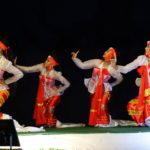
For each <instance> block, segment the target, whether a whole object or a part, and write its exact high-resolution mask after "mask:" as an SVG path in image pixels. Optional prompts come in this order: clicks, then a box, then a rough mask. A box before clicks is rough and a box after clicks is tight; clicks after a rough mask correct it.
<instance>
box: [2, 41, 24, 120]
mask: <svg viewBox="0 0 150 150" xmlns="http://www.w3.org/2000/svg"><path fill="white" fill-rule="evenodd" d="M9 50H10V47H9V46H8V45H6V44H5V43H4V41H2V40H1V41H0V108H1V107H2V106H3V105H4V103H5V102H6V100H7V99H8V97H9V95H10V88H9V85H10V84H11V83H14V82H16V81H18V80H19V79H20V78H22V77H23V73H22V72H21V71H20V70H19V69H18V68H16V67H15V66H13V64H12V62H11V61H9V60H8V59H7V57H9ZM5 72H7V73H9V74H13V76H11V77H9V78H7V79H4V77H3V75H4V73H5ZM1 118H3V113H0V119H1Z"/></svg>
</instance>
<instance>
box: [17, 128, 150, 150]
mask: <svg viewBox="0 0 150 150" xmlns="http://www.w3.org/2000/svg"><path fill="white" fill-rule="evenodd" d="M18 137H19V141H20V144H21V147H22V149H23V150H149V149H150V142H149V139H150V128H148V127H135V126H134V127H132V126H131V127H129V126H128V127H111V128H94V127H72V128H71V127H70V128H50V129H46V131H45V132H35V133H19V134H18Z"/></svg>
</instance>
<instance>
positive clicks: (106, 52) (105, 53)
mask: <svg viewBox="0 0 150 150" xmlns="http://www.w3.org/2000/svg"><path fill="white" fill-rule="evenodd" d="M109 53H110V49H108V50H106V51H105V52H104V54H103V58H106V57H108V55H109Z"/></svg>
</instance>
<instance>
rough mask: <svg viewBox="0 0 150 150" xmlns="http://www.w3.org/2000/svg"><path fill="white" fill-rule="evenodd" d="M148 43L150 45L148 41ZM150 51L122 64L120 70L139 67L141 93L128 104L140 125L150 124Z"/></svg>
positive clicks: (124, 70) (126, 70) (130, 113)
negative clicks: (124, 64) (126, 63)
mask: <svg viewBox="0 0 150 150" xmlns="http://www.w3.org/2000/svg"><path fill="white" fill-rule="evenodd" d="M147 45H150V43H149V42H148V43H147ZM148 59H150V53H149V54H145V55H141V56H138V58H137V59H135V60H134V61H133V62H131V63H129V64H128V65H126V66H120V72H122V73H127V72H129V71H131V70H133V69H136V68H137V67H140V66H141V67H140V68H138V70H137V71H138V72H139V74H140V76H141V83H140V89H139V94H138V96H137V97H136V98H134V99H132V100H131V101H129V103H128V105H127V111H128V114H129V115H130V116H131V117H132V119H133V120H134V121H136V122H137V123H138V124H139V125H140V126H145V125H146V126H150V64H149V60H148Z"/></svg>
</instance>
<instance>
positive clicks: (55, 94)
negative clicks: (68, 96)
mask: <svg viewBox="0 0 150 150" xmlns="http://www.w3.org/2000/svg"><path fill="white" fill-rule="evenodd" d="M47 60H49V62H50V64H49V66H48V69H46V67H45V66H44V63H41V64H38V65H35V66H31V67H25V66H19V65H17V67H18V68H20V69H21V70H22V71H24V72H27V73H32V72H40V76H39V87H38V92H37V98H36V104H35V109H34V116H33V118H34V119H35V120H36V125H48V126H53V127H55V126H56V121H57V118H56V116H55V115H54V112H55V107H56V106H57V105H58V103H59V101H60V98H61V94H62V93H63V91H64V90H65V89H66V88H68V87H69V85H70V83H69V82H68V81H67V80H66V79H65V78H64V77H63V76H62V75H61V73H60V72H57V71H55V70H54V69H53V66H56V65H58V63H57V62H56V61H55V60H54V58H53V57H51V56H49V57H48V59H47ZM55 80H58V81H59V82H61V84H63V86H60V87H56V86H55Z"/></svg>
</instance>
